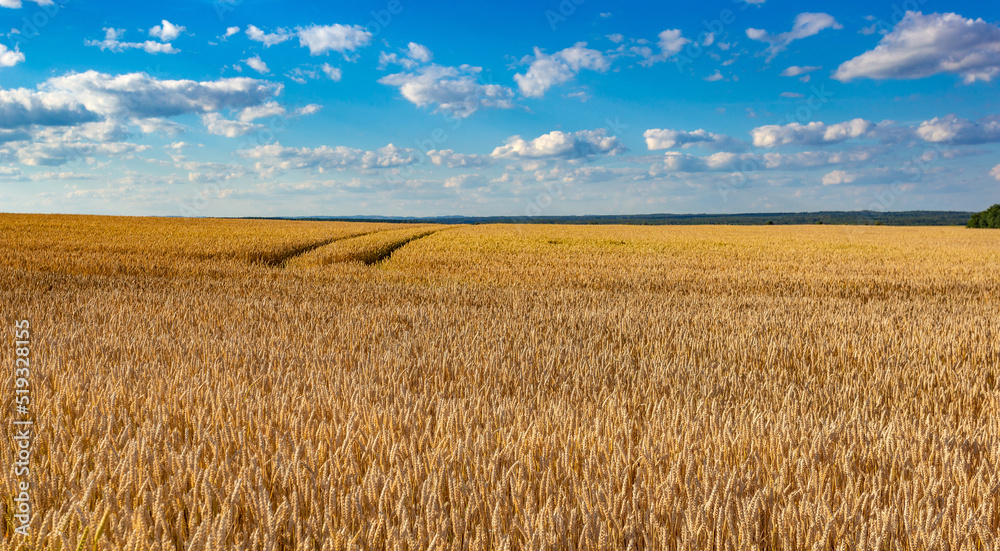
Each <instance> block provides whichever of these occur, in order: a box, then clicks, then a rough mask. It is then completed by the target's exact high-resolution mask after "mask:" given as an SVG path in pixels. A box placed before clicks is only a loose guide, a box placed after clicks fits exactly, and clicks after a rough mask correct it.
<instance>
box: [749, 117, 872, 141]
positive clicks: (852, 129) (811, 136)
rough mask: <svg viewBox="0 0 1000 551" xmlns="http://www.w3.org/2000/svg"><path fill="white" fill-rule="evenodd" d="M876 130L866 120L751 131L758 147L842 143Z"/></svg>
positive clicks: (792, 124)
mask: <svg viewBox="0 0 1000 551" xmlns="http://www.w3.org/2000/svg"><path fill="white" fill-rule="evenodd" d="M874 128H875V123H873V122H871V121H867V120H864V119H853V120H850V121H846V122H842V123H838V124H830V125H828V124H826V123H823V122H819V121H814V122H810V123H809V124H799V123H797V122H793V123H791V124H786V125H777V124H770V125H766V126H758V127H757V128H754V129H753V130H751V131H750V135H751V136H752V137H753V145H754V146H756V147H775V146H779V145H789V144H794V145H820V144H829V143H837V142H842V141H844V140H847V139H850V138H859V137H862V136H865V135H866V134H868V133H869V132H871V131H872V129H874Z"/></svg>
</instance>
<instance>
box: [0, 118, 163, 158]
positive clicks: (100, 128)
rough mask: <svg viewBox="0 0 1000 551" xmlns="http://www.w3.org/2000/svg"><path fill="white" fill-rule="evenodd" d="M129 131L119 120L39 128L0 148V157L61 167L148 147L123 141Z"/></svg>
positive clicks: (127, 153) (121, 154)
mask: <svg viewBox="0 0 1000 551" xmlns="http://www.w3.org/2000/svg"><path fill="white" fill-rule="evenodd" d="M127 137H128V132H127V130H126V129H125V128H124V127H123V126H122V125H120V124H118V123H117V122H113V121H100V122H92V123H84V124H81V125H79V126H75V127H70V128H53V127H36V128H34V129H32V130H31V132H30V136H25V137H24V138H23V139H21V140H18V141H12V142H9V143H7V144H4V146H3V147H0V159H4V160H6V161H7V162H13V161H16V162H19V163H21V164H24V165H29V166H59V165H63V164H66V163H68V162H70V161H82V162H87V163H90V162H93V161H94V159H95V158H96V157H109V156H125V157H127V156H129V155H132V154H134V153H137V152H140V151H145V150H146V149H149V146H147V145H137V144H133V143H128V142H124V141H122V140H124V139H126V138H127Z"/></svg>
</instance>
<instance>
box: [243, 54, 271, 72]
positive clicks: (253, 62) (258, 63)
mask: <svg viewBox="0 0 1000 551" xmlns="http://www.w3.org/2000/svg"><path fill="white" fill-rule="evenodd" d="M243 63H246V64H247V67H250V68H251V69H253V70H254V71H257V72H258V73H260V74H262V75H266V74H267V73H270V72H271V69H269V68H268V67H267V63H264V61H263V60H262V59H261V58H260V56H259V55H255V56H253V57H251V58H249V59H244V60H243Z"/></svg>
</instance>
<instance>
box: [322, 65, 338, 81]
mask: <svg viewBox="0 0 1000 551" xmlns="http://www.w3.org/2000/svg"><path fill="white" fill-rule="evenodd" d="M319 68H320V69H322V71H323V74H325V75H326V77H327V78H329V79H330V80H332V81H335V82H340V78H341V77H342V76H343V73H342V72H341V70H340V69H338V68H337V67H334V66H332V65H330V64H329V63H324V64H322V65H320V67H319Z"/></svg>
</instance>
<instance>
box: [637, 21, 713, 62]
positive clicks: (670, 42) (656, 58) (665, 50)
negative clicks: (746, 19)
mask: <svg viewBox="0 0 1000 551" xmlns="http://www.w3.org/2000/svg"><path fill="white" fill-rule="evenodd" d="M657 38H658V41H657V43H656V45H657V46H659V48H660V52H659V53H657V54H655V55H648V56H645V57H646V59H644V60H643V61H640V62H639V64H640V65H643V66H646V67H648V66H650V65H653V64H654V63H659V62H661V61H666V60H668V59H670V58H672V57H674V56H675V55H677V54H678V53H679V52H680V51H681V50H683V49H684V46H686V45H688V44H690V43H691V41H690V40H688V39H687V38H684V37H683V36H681V30H680V29H667V30H665V31H660V34H659V35H657ZM712 38H713V41H714V38H715V37H714V35H713V37H712Z"/></svg>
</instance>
